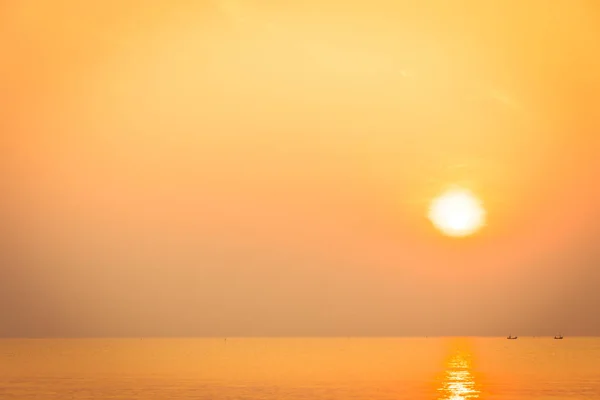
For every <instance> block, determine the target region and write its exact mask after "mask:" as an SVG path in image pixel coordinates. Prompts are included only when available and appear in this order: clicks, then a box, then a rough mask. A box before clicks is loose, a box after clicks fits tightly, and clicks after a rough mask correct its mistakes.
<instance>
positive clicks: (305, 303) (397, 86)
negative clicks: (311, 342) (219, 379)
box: [0, 0, 600, 336]
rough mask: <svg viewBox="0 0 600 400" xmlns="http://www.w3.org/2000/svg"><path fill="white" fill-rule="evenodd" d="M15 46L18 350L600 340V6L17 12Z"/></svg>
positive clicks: (0, 330) (0, 266) (14, 6)
mask: <svg viewBox="0 0 600 400" xmlns="http://www.w3.org/2000/svg"><path fill="white" fill-rule="evenodd" d="M192 3H193V4H194V5H190V4H192ZM0 54H1V55H2V56H1V58H0V113H1V114H0V146H1V147H0V185H1V186H0V238H1V242H0V336H79V335H84V336H105V335H114V336H121V335H126V336H130V335H131V336H149V335H158V336H162V335H184V336H196V335H217V336H233V335H297V336H301V335H342V336H351V335H455V334H456V335H467V334H468V335H505V334H508V333H513V334H520V335H528V334H533V335H542V334H549V335H553V334H555V333H557V332H559V331H560V332H563V333H564V334H566V335H575V334H579V335H593V334H598V335H600V317H599V315H600V314H599V313H598V310H599V309H600V290H598V288H599V287H598V285H599V284H600V247H599V246H598V245H599V244H600V243H599V239H598V238H599V237H600V181H599V180H598V176H599V174H600V159H599V158H598V154H599V151H600V5H598V3H597V2H596V1H593V0H589V1H583V0H581V1H576V0H568V1H567V0H565V1H561V0H556V1H546V0H540V1H537V0H529V1H522V0H497V1H480V0H472V1H467V0H464V1H459V0H456V1H413V0H406V1H404V0H403V1H389V2H384V1H380V0H370V1H336V2H333V1H328V0H319V1H316V0H314V1H312V0H311V1H307V0H302V1H296V2H284V1H274V0H273V1H267V0H265V1H262V0H260V1H259V0H249V1H243V0H238V1H235V0H227V1H226V0H214V1H199V2H187V1H185V2H184V1H172V0H160V1H159V0H154V1H149V0H148V1H132V0H118V1H117V0H109V1H102V2H82V1H79V0H63V1H41V0H37V1H36V0H8V1H4V2H2V4H1V5H0ZM450 185H462V186H463V187H467V188H469V189H470V190H472V191H473V192H475V193H476V194H477V195H478V196H479V197H480V198H481V199H482V201H483V203H484V205H485V207H486V209H487V213H488V214H487V220H488V224H487V226H486V227H485V228H484V229H483V230H482V231H480V232H479V233H477V234H475V235H474V236H472V237H469V238H466V239H456V238H449V237H445V236H443V235H441V234H440V233H439V232H438V231H436V230H435V229H434V228H433V226H432V225H431V223H430V222H429V221H428V220H427V218H426V217H427V208H428V205H429V202H430V201H431V200H432V199H433V198H434V197H435V196H436V195H438V194H439V193H440V192H441V191H443V190H444V189H445V188H446V187H448V186H450Z"/></svg>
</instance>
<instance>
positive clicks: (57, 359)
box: [0, 337, 600, 400]
mask: <svg viewBox="0 0 600 400" xmlns="http://www.w3.org/2000/svg"><path fill="white" fill-rule="evenodd" d="M0 399H2V400H30V399H36V400H73V399H76V400H79V399H81V400H84V399H86V400H87V399H124V400H125V399H127V400H138V399H139V400H152V399H161V400H163V399H164V400H167V399H169V400H171V399H198V400H242V399H244V400H352V399H357V400H358V399H360V400H402V399H410V400H418V399H439V400H441V399H447V400H462V399H502V400H517V399H519V400H520V399H530V400H534V399H556V400H558V399H595V400H599V399H600V338H583V337H565V339H564V340H554V339H553V338H552V337H527V338H526V337H520V338H519V339H517V340H506V338H476V337H473V338H425V337H423V338H165V339H157V338H152V339H148V338H135V339H134V338H130V339H0Z"/></svg>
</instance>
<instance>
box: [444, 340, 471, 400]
mask: <svg viewBox="0 0 600 400" xmlns="http://www.w3.org/2000/svg"><path fill="white" fill-rule="evenodd" d="M438 391H439V392H440V395H441V397H439V400H468V399H477V398H479V394H480V393H481V391H480V390H479V388H478V385H477V384H476V382H475V376H474V375H473V372H472V361H471V354H470V353H468V352H465V351H457V352H456V353H455V354H454V355H453V356H452V357H450V358H449V360H448V362H447V364H446V373H445V375H444V377H443V379H442V385H441V387H440V388H439V389H438Z"/></svg>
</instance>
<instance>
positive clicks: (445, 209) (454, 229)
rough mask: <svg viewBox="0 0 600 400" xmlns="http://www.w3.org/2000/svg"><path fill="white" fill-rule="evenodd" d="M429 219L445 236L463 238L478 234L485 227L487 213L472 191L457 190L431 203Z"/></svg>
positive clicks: (444, 194)
mask: <svg viewBox="0 0 600 400" xmlns="http://www.w3.org/2000/svg"><path fill="white" fill-rule="evenodd" d="M428 217H429V219H430V220H431V222H432V223H433V225H434V226H435V227H436V228H437V229H439V230H440V231H441V232H442V233H443V234H445V235H448V236H454V237H462V236H469V235H471V234H473V233H475V232H477V231H478V230H479V229H480V228H481V227H483V226H484V225H485V217H486V211H485V209H484V208H483V205H482V203H481V201H480V200H479V199H478V198H477V197H476V196H475V195H474V194H473V193H471V191H470V190H467V189H462V188H456V189H451V190H448V191H446V192H444V193H442V194H441V195H440V196H439V197H437V198H435V199H434V200H433V201H432V202H431V205H430V206H429V214H428Z"/></svg>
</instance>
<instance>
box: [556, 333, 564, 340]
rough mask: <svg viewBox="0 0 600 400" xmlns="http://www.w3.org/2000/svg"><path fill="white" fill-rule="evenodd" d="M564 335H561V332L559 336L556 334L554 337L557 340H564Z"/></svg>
mask: <svg viewBox="0 0 600 400" xmlns="http://www.w3.org/2000/svg"><path fill="white" fill-rule="evenodd" d="M563 338H564V336H563V335H561V334H560V333H559V334H558V336H554V339H556V340H563Z"/></svg>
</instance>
